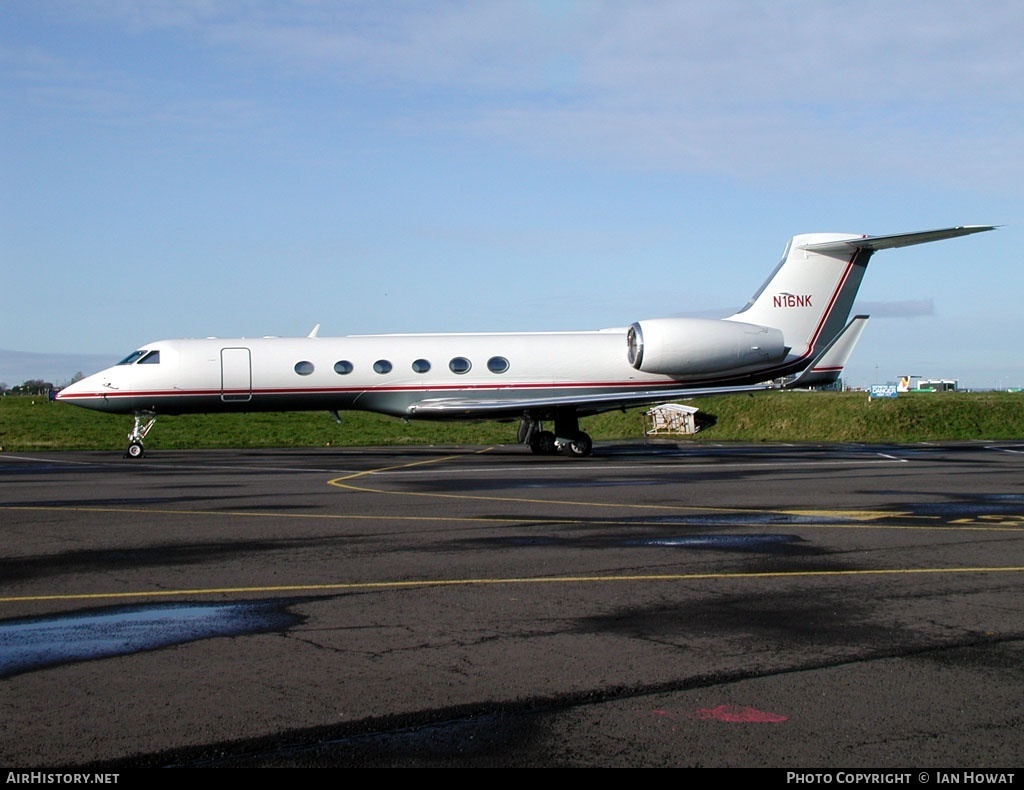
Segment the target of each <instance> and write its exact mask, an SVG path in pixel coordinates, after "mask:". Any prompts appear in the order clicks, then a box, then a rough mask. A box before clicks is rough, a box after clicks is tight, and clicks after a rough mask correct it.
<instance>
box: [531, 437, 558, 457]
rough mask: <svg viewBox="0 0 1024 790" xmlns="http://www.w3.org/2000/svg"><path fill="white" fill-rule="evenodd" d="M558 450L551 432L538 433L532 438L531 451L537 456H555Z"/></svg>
mask: <svg viewBox="0 0 1024 790" xmlns="http://www.w3.org/2000/svg"><path fill="white" fill-rule="evenodd" d="M557 449H558V448H557V447H556V446H555V435H554V434H553V433H551V431H538V432H537V433H535V434H534V435H533V436H531V437H530V450H531V451H533V452H534V453H536V454H537V455H554V454H555V452H557Z"/></svg>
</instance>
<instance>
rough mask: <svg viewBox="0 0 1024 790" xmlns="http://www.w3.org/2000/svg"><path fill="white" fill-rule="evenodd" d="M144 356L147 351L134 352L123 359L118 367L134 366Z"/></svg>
mask: <svg viewBox="0 0 1024 790" xmlns="http://www.w3.org/2000/svg"><path fill="white" fill-rule="evenodd" d="M144 356H146V352H145V350H142V351H133V352H132V353H131V354H129V355H128V356H126V357H125V358H124V359H122V360H121V361H120V362H118V363H117V364H118V365H134V364H135V363H136V362H138V361H139V359H141V358H142V357H144Z"/></svg>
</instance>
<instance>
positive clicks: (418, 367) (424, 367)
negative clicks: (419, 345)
mask: <svg viewBox="0 0 1024 790" xmlns="http://www.w3.org/2000/svg"><path fill="white" fill-rule="evenodd" d="M412 369H413V372H414V373H426V372H427V371H428V370H430V362H429V361H428V360H426V359H417V360H416V361H415V362H413V363H412Z"/></svg>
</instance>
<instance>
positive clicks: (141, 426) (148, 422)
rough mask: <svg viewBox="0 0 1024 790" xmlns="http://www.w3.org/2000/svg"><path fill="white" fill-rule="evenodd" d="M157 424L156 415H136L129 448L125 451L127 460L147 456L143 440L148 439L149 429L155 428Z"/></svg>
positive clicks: (145, 413)
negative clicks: (154, 425) (154, 424)
mask: <svg viewBox="0 0 1024 790" xmlns="http://www.w3.org/2000/svg"><path fill="white" fill-rule="evenodd" d="M143 420H145V422H143ZM155 422H156V415H155V414H151V413H149V412H140V413H138V414H136V415H135V425H133V426H132V430H131V433H129V434H128V446H127V447H126V448H125V451H124V457H125V458H142V456H143V455H145V454H146V448H145V447H144V446H143V445H142V440H143V439H145V438H146V434H147V433H149V429H150V428H152V427H153V423H155Z"/></svg>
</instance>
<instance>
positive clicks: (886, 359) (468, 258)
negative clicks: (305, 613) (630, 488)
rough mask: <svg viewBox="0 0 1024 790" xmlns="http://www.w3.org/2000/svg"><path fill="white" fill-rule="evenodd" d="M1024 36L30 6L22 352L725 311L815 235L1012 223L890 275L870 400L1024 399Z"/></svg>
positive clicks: (1, 296)
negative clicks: (897, 381)
mask: <svg viewBox="0 0 1024 790" xmlns="http://www.w3.org/2000/svg"><path fill="white" fill-rule="evenodd" d="M1022 31H1024V4H1022V3H1020V2H1019V0H1010V1H1008V2H999V0H986V2H984V3H977V2H942V1H941V0H932V1H931V2H924V1H923V0H922V1H918V0H908V1H907V2H900V3H892V2H888V0H887V1H886V2H873V1H872V0H859V1H858V2H845V1H844V0H838V1H836V2H828V3H825V2H819V1H816V0H815V1H808V2H803V1H802V0H793V1H792V2H787V1H786V0H775V1H774V2H754V1H753V0H750V1H748V2H730V1H729V0H716V1H714V2H711V1H710V0H709V1H708V2H685V1H683V2H680V1H678V0H676V1H675V2H631V3H620V2H603V1H602V0H591V1H590V2H585V1H583V0H580V1H579V2H541V0H521V1H520V2H511V1H510V2H486V1H478V2H432V3H416V2H316V0H309V1H308V2H294V3H284V2H259V1H254V2H243V1H241V0H239V1H238V2H230V3H227V2H204V1H203V0H194V1H192V2H189V1H188V0H175V1H174V2H158V1H157V0H152V1H150V2H134V1H133V0H125V1H124V2H118V1H117V0H110V1H109V2H102V3H92V2H47V1H46V0H40V1H39V2H28V0H25V1H24V2H19V1H16V0H12V1H11V2H6V3H3V4H0V69H2V78H0V92H2V93H0V98H2V101H3V106H4V111H3V113H2V114H0V168H2V170H0V239H2V243H0V256H2V257H0V271H2V273H3V280H2V288H0V348H4V349H11V350H17V351H30V352H44V353H55V352H62V353H65V352H71V353H80V354H110V355H111V356H112V357H113V358H116V357H119V356H121V355H123V354H125V353H127V352H128V351H130V350H132V349H133V348H135V347H136V346H138V345H141V344H143V343H145V342H147V341H152V340H156V339H160V338H165V337H193V336H208V335H220V336H239V335H248V336H254V335H255V336H259V335H266V334H272V335H305V334H307V333H308V332H309V330H310V329H311V328H312V326H313V325H314V324H316V323H320V324H322V329H321V335H342V334H357V333H367V332H417V331H505V330H543V329H598V328H602V327H608V326H624V325H627V324H629V323H631V322H632V321H634V320H637V319H640V318H647V317H655V316H666V315H726V314H728V313H731V312H733V311H734V310H735V309H737V308H739V307H740V306H742V305H743V304H744V303H745V302H746V301H747V299H748V298H749V297H750V295H751V294H752V293H753V292H754V291H755V290H756V288H757V287H758V286H759V285H760V284H761V282H762V281H763V280H764V278H765V277H766V276H767V274H768V273H769V271H770V270H771V269H772V267H773V266H774V265H775V263H776V262H777V259H778V257H779V255H780V253H781V252H782V249H783V247H784V245H785V243H786V240H787V239H788V238H789V236H791V235H793V234H795V233H803V232H815V231H838V232H850V233H869V234H885V233H899V232H904V231H914V230H924V229H930V228H936V227H944V226H947V225H957V224H999V225H1003V226H1004V227H1002V228H1001V229H1000V230H998V231H996V232H994V233H989V234H982V235H979V236H972V237H969V238H966V239H955V240H950V241H945V242H939V243H936V244H931V245H925V246H921V247H913V248H907V249H902V250H891V251H885V252H882V253H879V254H878V255H876V256H875V258H874V259H873V261H872V264H871V266H870V267H869V270H868V274H867V277H866V279H865V284H864V286H863V287H862V289H861V293H860V305H859V307H860V309H861V310H862V311H866V312H870V313H872V315H873V316H874V318H873V320H872V322H871V323H870V324H869V326H868V328H867V330H866V332H865V334H864V337H863V338H862V340H861V342H860V344H859V346H858V348H857V350H856V351H855V352H854V356H853V359H852V360H851V363H850V365H849V366H848V368H847V375H846V379H847V381H848V383H850V384H854V385H868V384H871V383H875V382H879V381H885V380H891V379H893V378H895V377H896V376H897V375H900V374H904V373H909V374H914V375H925V376H934V377H949V378H959V379H960V380H961V383H962V384H963V385H964V386H973V387H987V386H1021V385H1024V351H1022V350H1021V342H1020V341H1021V339H1022V337H1024V332H1022V331H1021V328H1020V319H1019V315H1020V312H1021V300H1022V298H1024V274H1022V271H1021V268H1022V267H1021V266H1020V265H1019V252H1018V251H1019V250H1020V248H1021V240H1022V236H1021V228H1022V227H1024V225H1022V222H1021V219H1022V216H1021V215H1022V209H1024V202H1022V185H1024V145H1022V143H1024V101H1022V99H1024V47H1021V45H1020V36H1021V32H1022ZM112 361H113V359H112ZM70 372H74V371H70ZM85 372H91V371H85Z"/></svg>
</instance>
